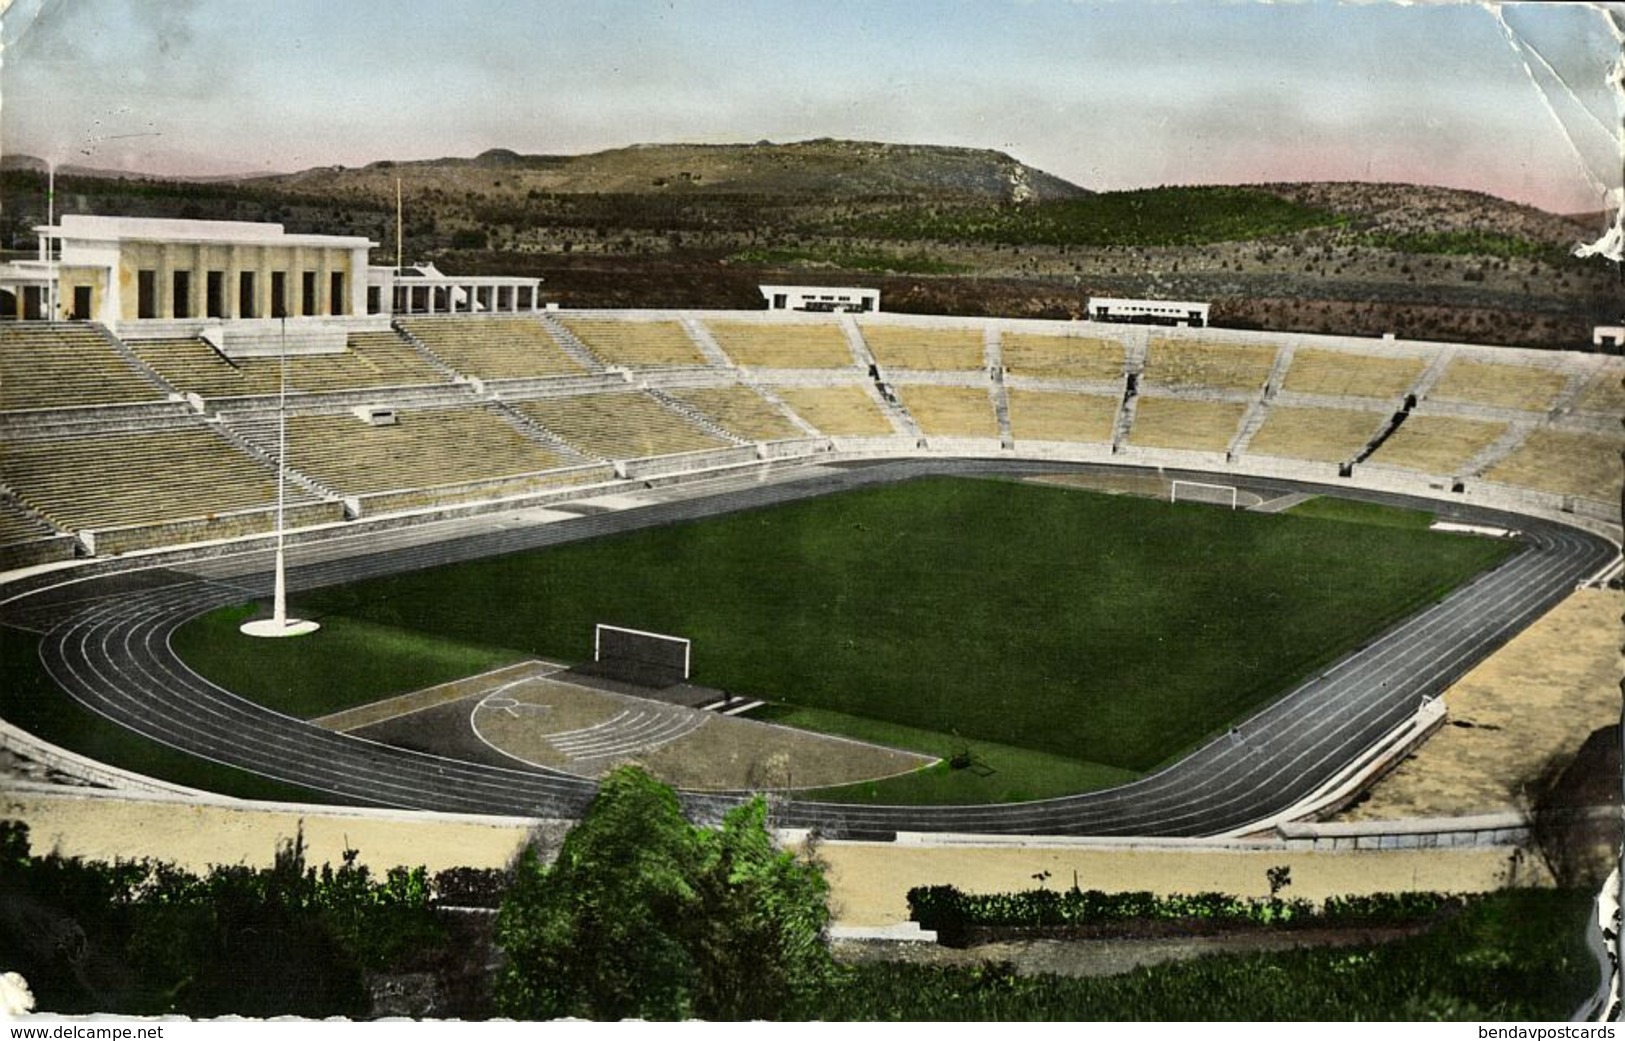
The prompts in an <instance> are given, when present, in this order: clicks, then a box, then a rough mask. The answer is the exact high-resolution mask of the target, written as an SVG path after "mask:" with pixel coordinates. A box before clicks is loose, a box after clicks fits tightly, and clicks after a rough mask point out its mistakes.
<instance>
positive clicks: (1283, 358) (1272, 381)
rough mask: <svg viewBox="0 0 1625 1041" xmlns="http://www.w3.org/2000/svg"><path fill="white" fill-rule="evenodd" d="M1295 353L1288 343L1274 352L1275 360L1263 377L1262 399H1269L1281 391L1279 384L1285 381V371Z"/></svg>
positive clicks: (1290, 365) (1290, 364) (1289, 366)
mask: <svg viewBox="0 0 1625 1041" xmlns="http://www.w3.org/2000/svg"><path fill="white" fill-rule="evenodd" d="M1295 353H1296V352H1295V349H1294V348H1293V346H1292V344H1290V343H1289V344H1285V345H1283V346H1282V347H1281V348H1280V349H1279V350H1277V351H1276V352H1275V362H1274V364H1272V365H1271V366H1270V374H1269V375H1268V376H1266V377H1265V378H1264V400H1266V401H1268V400H1271V399H1273V398H1274V397H1275V395H1277V394H1279V393H1280V392H1281V384H1282V383H1283V382H1285V381H1286V371H1287V370H1288V369H1290V368H1291V367H1292V358H1293V355H1294V354H1295Z"/></svg>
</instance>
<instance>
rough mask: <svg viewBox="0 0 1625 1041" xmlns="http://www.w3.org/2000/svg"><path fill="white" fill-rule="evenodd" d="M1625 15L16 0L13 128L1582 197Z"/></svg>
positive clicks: (109, 158)
mask: <svg viewBox="0 0 1625 1041" xmlns="http://www.w3.org/2000/svg"><path fill="white" fill-rule="evenodd" d="M5 3H6V0H0V4H5ZM1621 27H1625V3H1609V4H1516V3H1507V4H1501V5H1492V4H1486V3H1439V4H1427V3H1421V4H1403V5H1402V4H1397V3H1385V2H1380V0H1379V2H1364V3H1344V4H1338V3H1329V2H1312V0H1311V2H1297V3H1295V2H1283V3H1253V2H1247V0H1189V2H1172V0H1168V2H1152V0H1121V2H1074V0H929V2H928V0H911V2H902V0H856V2H848V0H817V2H814V0H659V2H656V0H10V4H9V7H8V9H6V10H5V12H4V15H3V18H0V151H3V152H5V153H7V154H17V153H26V154H30V155H35V156H39V157H41V158H45V159H47V160H49V161H53V162H57V163H74V164H79V165H86V166H93V167H100V168H113V169H127V170H135V171H142V172H148V173H160V174H221V173H231V174H238V173H253V172H283V171H292V170H298V169H304V168H307V167H311V166H318V165H331V164H342V165H346V166H359V165H363V164H365V163H369V162H373V161H376V160H380V159H395V160H405V159H421V158H432V157H436V156H470V155H475V154H478V153H479V152H481V151H484V150H485V149H488V148H509V149H513V150H515V151H518V152H523V153H553V154H577V153H584V152H592V151H597V150H600V149H606V148H615V147H621V146H624V145H629V144H634V143H645V142H654V143H658V142H676V141H685V142H719V143H720V142H749V141H757V140H772V141H795V140H805V139H809V138H815V137H837V138H853V139H861V140H877V141H888V142H895V143H918V144H943V145H962V146H968V147H979V148H993V149H998V150H1001V151H1005V152H1008V153H1010V154H1011V155H1012V156H1014V157H1015V158H1017V159H1019V160H1021V161H1023V162H1025V163H1028V164H1029V165H1032V166H1036V167H1038V168H1040V169H1042V170H1045V171H1047V172H1049V173H1053V174H1056V175H1058V176H1061V177H1064V178H1066V179H1068V180H1071V181H1074V182H1076V183H1078V184H1080V185H1083V186H1084V187H1087V188H1093V189H1097V190H1110V189H1121V188H1135V187H1146V186H1151V185H1158V184H1201V183H1247V182H1260V181H1292V180H1371V181H1412V182H1419V183H1427V184H1440V185H1446V186H1449V187H1457V188H1468V189H1473V190H1478V191H1486V192H1490V193H1492V194H1495V195H1499V196H1502V197H1504V198H1510V199H1514V200H1517V201H1520V202H1527V203H1531V204H1534V205H1537V206H1540V207H1542V208H1544V209H1548V210H1552V211H1555V212H1582V211H1594V210H1600V209H1604V208H1606V207H1609V206H1613V205H1617V203H1618V199H1617V196H1618V193H1619V189H1620V180H1621V165H1622V162H1621V155H1622V151H1621V130H1620V126H1621V121H1622V119H1625V111H1622V108H1621V103H1620V100H1619V95H1617V94H1616V93H1615V92H1613V91H1611V90H1610V88H1609V86H1608V84H1609V77H1610V75H1614V76H1618V75H1620V67H1619V65H1618V64H1617V63H1619V62H1620V61H1621V58H1620V50H1621V44H1620V40H1621V34H1620V30H1621ZM1610 193H1613V195H1612V196H1611V195H1610Z"/></svg>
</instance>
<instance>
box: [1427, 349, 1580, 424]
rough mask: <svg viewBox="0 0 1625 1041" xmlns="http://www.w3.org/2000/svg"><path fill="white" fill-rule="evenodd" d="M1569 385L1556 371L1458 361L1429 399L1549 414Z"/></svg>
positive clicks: (1453, 363)
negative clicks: (1546, 412)
mask: <svg viewBox="0 0 1625 1041" xmlns="http://www.w3.org/2000/svg"><path fill="white" fill-rule="evenodd" d="M1567 382H1568V376H1567V375H1566V374H1564V373H1562V372H1559V371H1557V370H1556V369H1551V368H1545V367H1540V366H1535V365H1503V364H1499V363H1496V362H1484V361H1476V360H1473V359H1471V358H1456V359H1454V360H1452V361H1451V362H1450V364H1449V366H1447V367H1446V368H1445V370H1444V375H1443V376H1440V377H1439V382H1438V383H1436V384H1434V385H1433V389H1432V390H1431V391H1430V392H1429V394H1428V398H1429V400H1438V401H1456V402H1462V403H1465V404H1471V405H1485V406H1489V407H1492V408H1503V409H1517V410H1520V411H1545V410H1546V409H1548V408H1551V407H1552V403H1553V402H1554V401H1555V400H1556V399H1557V395H1558V394H1559V393H1560V392H1561V391H1562V390H1563V387H1564V385H1565V384H1566V383H1567Z"/></svg>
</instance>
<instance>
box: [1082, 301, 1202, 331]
mask: <svg viewBox="0 0 1625 1041" xmlns="http://www.w3.org/2000/svg"><path fill="white" fill-rule="evenodd" d="M1211 306H1212V305H1211V304H1204V303H1196V302H1193V301H1188V300H1133V299H1126V298H1123V297H1115V296H1092V297H1090V298H1089V320H1090V321H1091V322H1138V323H1140V324H1142V325H1189V326H1197V327H1200V326H1205V325H1207V317H1208V309H1209V308H1210V307H1211Z"/></svg>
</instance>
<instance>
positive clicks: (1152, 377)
mask: <svg viewBox="0 0 1625 1041" xmlns="http://www.w3.org/2000/svg"><path fill="white" fill-rule="evenodd" d="M1275 353H1276V349H1275V348H1274V347H1266V346H1261V345H1258V344H1230V343H1207V342H1205V341H1202V340H1174V339H1164V338H1153V339H1152V340H1151V343H1150V345H1149V346H1148V347H1147V348H1146V358H1145V382H1147V383H1154V384H1158V385H1161V386H1166V387H1189V388H1207V389H1211V390H1249V391H1251V390H1261V389H1262V388H1263V386H1264V381H1265V380H1267V379H1268V378H1269V374H1270V369H1271V367H1272V366H1274V364H1275Z"/></svg>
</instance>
